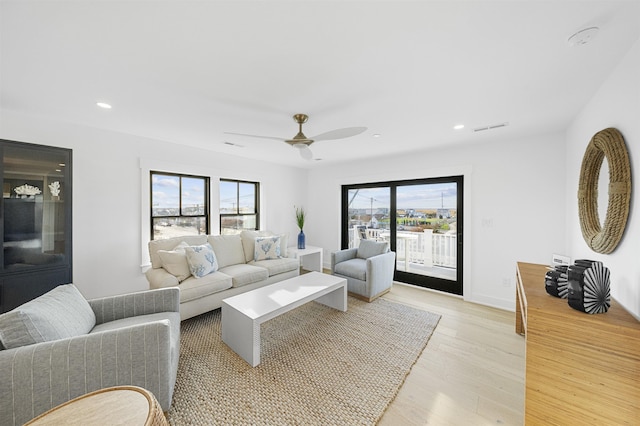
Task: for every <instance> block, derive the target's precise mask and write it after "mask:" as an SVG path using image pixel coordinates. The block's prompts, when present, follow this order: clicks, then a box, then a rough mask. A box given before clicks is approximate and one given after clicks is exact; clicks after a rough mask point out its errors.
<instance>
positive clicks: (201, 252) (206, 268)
mask: <svg viewBox="0 0 640 426" xmlns="http://www.w3.org/2000/svg"><path fill="white" fill-rule="evenodd" d="M184 251H185V253H186V254H187V262H188V263H189V269H190V270H191V275H193V276H194V277H196V278H202V277H204V276H205V275H208V274H210V273H212V272H215V271H217V270H218V261H217V260H216V255H215V253H214V252H213V248H211V244H209V243H206V244H203V245H201V246H187V247H185V248H184Z"/></svg>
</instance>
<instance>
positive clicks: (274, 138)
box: [224, 132, 286, 142]
mask: <svg viewBox="0 0 640 426" xmlns="http://www.w3.org/2000/svg"><path fill="white" fill-rule="evenodd" d="M224 134H226V135H237V136H247V137H250V138H260V139H273V140H274V141H281V142H284V141H285V140H286V139H285V138H276V137H274V136H262V135H247V134H246V133H233V132H224Z"/></svg>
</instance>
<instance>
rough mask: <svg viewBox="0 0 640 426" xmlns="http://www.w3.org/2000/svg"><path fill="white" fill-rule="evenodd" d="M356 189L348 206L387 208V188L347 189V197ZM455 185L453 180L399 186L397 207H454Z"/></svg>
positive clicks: (388, 205) (388, 200)
mask: <svg viewBox="0 0 640 426" xmlns="http://www.w3.org/2000/svg"><path fill="white" fill-rule="evenodd" d="M356 191H358V194H357V195H356V197H355V199H354V200H353V202H352V203H351V205H350V206H349V207H350V208H353V209H370V208H371V206H372V202H371V198H373V208H374V209H378V208H389V207H390V190H389V188H388V187H387V188H361V189H359V190H355V189H352V190H350V191H349V199H351V197H352V196H353V194H354V193H355V192H356ZM456 194H457V187H456V183H455V182H447V183H434V184H427V185H410V186H401V187H398V190H397V207H398V209H403V210H404V209H437V208H449V209H455V208H456V198H457V197H456Z"/></svg>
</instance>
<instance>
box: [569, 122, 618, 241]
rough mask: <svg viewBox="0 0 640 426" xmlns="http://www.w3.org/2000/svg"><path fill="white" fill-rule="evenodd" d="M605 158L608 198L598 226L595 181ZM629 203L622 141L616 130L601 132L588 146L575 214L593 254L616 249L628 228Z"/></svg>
mask: <svg viewBox="0 0 640 426" xmlns="http://www.w3.org/2000/svg"><path fill="white" fill-rule="evenodd" d="M605 157H606V159H607V163H608V165H609V188H608V189H609V198H608V205H607V213H606V217H605V219H604V222H603V224H602V225H601V222H600V218H599V215H598V179H599V177H600V169H601V167H602V162H603V160H604V159H605ZM601 190H603V189H602V188H601ZM630 200H631V165H630V163H629V154H628V152H627V146H626V145H625V143H624V138H623V137H622V134H620V132H619V131H618V130H617V129H614V128H608V129H604V130H601V131H599V132H598V133H596V134H595V135H594V136H593V138H591V141H590V142H589V145H587V149H586V151H585V153H584V157H583V159H582V167H581V169H580V182H579V184H578V214H579V216H580V228H581V229H582V237H583V238H584V240H585V242H586V243H587V245H588V246H589V247H590V248H591V249H592V250H593V251H595V252H596V253H604V254H607V253H611V252H612V251H613V250H615V248H616V246H617V245H618V243H619V242H620V240H621V239H622V234H623V233H624V229H625V227H626V225H627V218H628V216H629V202H630Z"/></svg>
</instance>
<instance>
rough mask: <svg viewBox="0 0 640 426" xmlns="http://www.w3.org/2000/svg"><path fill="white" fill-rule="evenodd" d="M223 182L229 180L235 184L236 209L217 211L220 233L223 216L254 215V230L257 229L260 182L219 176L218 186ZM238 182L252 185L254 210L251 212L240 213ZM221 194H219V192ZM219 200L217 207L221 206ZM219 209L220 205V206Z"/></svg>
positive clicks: (258, 226)
mask: <svg viewBox="0 0 640 426" xmlns="http://www.w3.org/2000/svg"><path fill="white" fill-rule="evenodd" d="M223 182H231V183H235V184H236V203H235V205H236V206H237V207H236V211H235V212H234V213H222V211H219V212H218V221H219V226H220V233H221V234H222V230H223V229H224V228H223V226H222V221H223V220H224V219H225V218H233V217H238V216H255V218H256V226H255V228H254V230H259V229H260V182H254V181H248V180H241V179H228V178H220V181H219V186H220V187H221V186H222V183H223ZM240 184H250V185H253V186H254V192H253V196H254V200H253V205H254V211H253V212H252V213H241V212H240ZM220 196H221V194H220ZM221 204H222V203H221V201H220V200H219V207H220V206H221ZM220 209H221V207H220ZM242 229H249V228H242Z"/></svg>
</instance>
